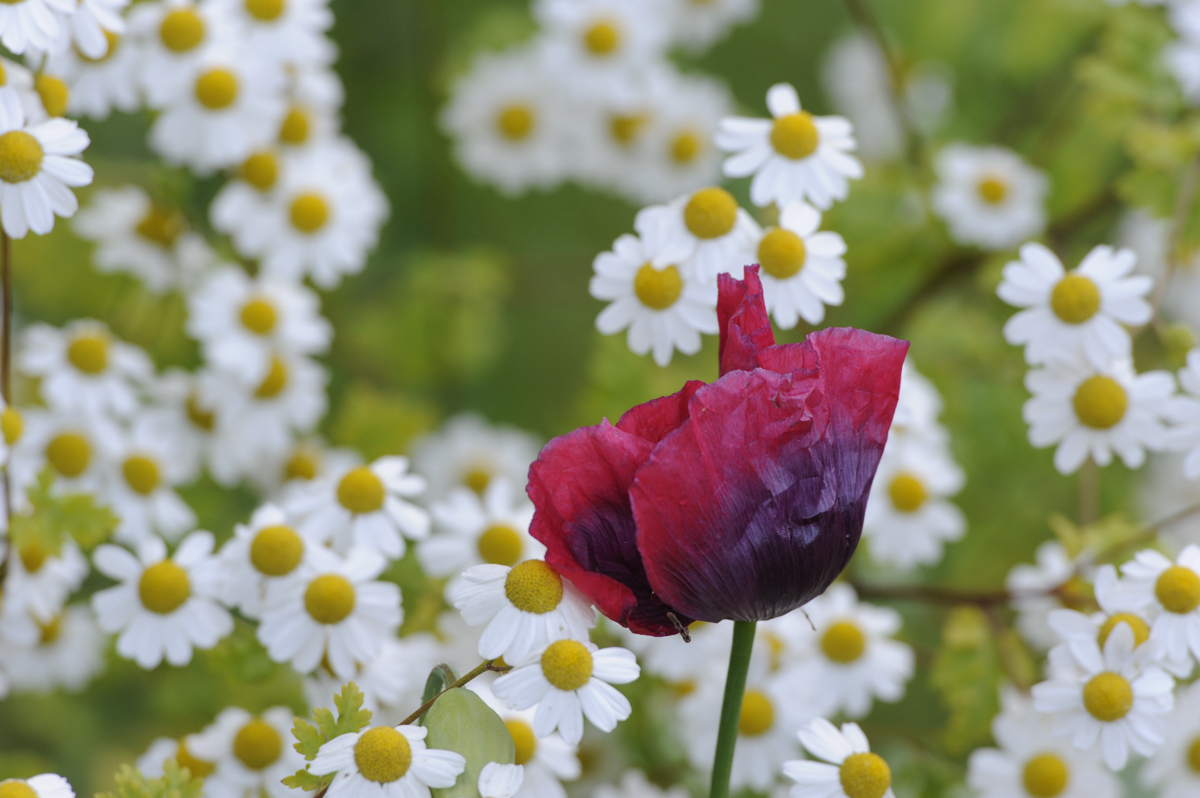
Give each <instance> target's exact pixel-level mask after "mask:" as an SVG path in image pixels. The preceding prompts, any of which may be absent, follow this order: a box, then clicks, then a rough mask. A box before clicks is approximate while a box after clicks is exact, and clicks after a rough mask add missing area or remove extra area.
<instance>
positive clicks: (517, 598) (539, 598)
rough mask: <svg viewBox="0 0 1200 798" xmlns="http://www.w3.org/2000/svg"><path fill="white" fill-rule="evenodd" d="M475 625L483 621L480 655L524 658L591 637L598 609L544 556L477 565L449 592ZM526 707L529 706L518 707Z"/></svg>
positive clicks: (519, 659)
mask: <svg viewBox="0 0 1200 798" xmlns="http://www.w3.org/2000/svg"><path fill="white" fill-rule="evenodd" d="M447 597H448V598H449V599H450V603H451V604H453V605H454V607H455V609H457V610H459V611H460V612H462V616H463V619H464V620H466V622H467V623H468V624H469V625H471V626H483V625H484V624H486V628H485V629H484V630H483V635H482V636H481V637H480V638H479V656H481V657H483V658H484V659H488V660H491V659H498V658H500V657H503V658H504V661H505V662H510V663H519V662H523V661H524V660H525V659H526V658H527V657H529V656H530V654H532V653H533V652H534V651H537V650H539V649H543V648H545V647H546V646H547V645H549V644H551V643H553V642H554V641H556V640H562V639H568V640H576V641H581V640H582V641H586V640H587V639H588V630H589V629H591V628H592V627H593V626H595V625H596V611H595V610H594V609H592V606H591V605H590V604H589V603H588V602H587V600H586V599H585V598H584V597H583V596H582V595H581V594H580V593H579V592H578V591H577V590H576V589H575V587H574V586H573V585H572V584H571V583H570V582H568V581H566V580H565V579H563V578H562V577H561V576H560V575H559V574H558V572H557V571H555V570H554V568H552V567H551V566H549V565H547V564H546V563H545V562H544V561H542V560H526V561H525V562H522V563H518V564H517V565H515V566H513V567H512V568H507V567H505V566H503V565H490V564H485V565H476V566H473V567H471V568H468V569H467V570H466V571H464V572H463V575H462V580H461V581H459V582H456V584H455V585H454V586H453V587H452V588H451V589H450V590H449V591H448V596H447ZM517 708H518V709H525V707H517Z"/></svg>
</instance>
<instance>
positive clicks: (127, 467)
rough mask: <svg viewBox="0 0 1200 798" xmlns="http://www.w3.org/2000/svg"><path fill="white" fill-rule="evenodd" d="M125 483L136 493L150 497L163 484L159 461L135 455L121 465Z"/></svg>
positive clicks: (142, 455)
mask: <svg viewBox="0 0 1200 798" xmlns="http://www.w3.org/2000/svg"><path fill="white" fill-rule="evenodd" d="M121 473H122V474H124V475H125V483H126V484H127V485H129V488H130V489H131V490H132V491H133V492H134V493H140V494H141V495H143V496H149V495H150V494H151V493H153V492H154V490H155V489H156V488H157V487H158V486H159V484H160V483H161V482H162V474H161V471H160V469H159V467H158V461H156V460H155V459H154V458H152V457H148V456H146V455H144V454H135V455H133V456H132V457H128V458H126V459H125V462H124V463H123V464H122V465H121Z"/></svg>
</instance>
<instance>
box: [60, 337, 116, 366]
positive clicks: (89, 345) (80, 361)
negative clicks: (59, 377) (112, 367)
mask: <svg viewBox="0 0 1200 798" xmlns="http://www.w3.org/2000/svg"><path fill="white" fill-rule="evenodd" d="M67 361H68V362H69V363H70V364H71V365H72V366H74V367H75V368H77V369H79V370H80V371H82V372H83V373H84V374H92V375H96V374H101V373H103V372H104V371H105V369H107V368H108V341H107V339H105V338H104V336H102V335H95V334H84V335H80V336H77V337H76V338H75V339H74V340H73V341H71V343H70V344H69V345H68V346H67Z"/></svg>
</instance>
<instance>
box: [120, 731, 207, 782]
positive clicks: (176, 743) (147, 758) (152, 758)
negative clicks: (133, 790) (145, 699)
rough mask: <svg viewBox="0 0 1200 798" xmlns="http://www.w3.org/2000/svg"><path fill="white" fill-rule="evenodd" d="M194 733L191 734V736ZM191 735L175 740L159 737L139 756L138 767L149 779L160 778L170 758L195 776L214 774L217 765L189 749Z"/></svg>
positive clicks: (203, 777)
mask: <svg viewBox="0 0 1200 798" xmlns="http://www.w3.org/2000/svg"><path fill="white" fill-rule="evenodd" d="M191 736H194V735H189V737H191ZM189 737H184V738H181V739H179V740H173V739H171V738H170V737H159V738H158V739H156V740H155V741H154V742H152V743H150V747H149V748H147V749H146V753H144V754H142V755H141V756H140V757H138V760H137V769H138V771H139V772H140V773H141V774H142V775H143V776H145V777H146V778H148V779H160V778H162V776H163V766H164V764H165V763H166V761H167V760H168V759H171V760H174V761H175V764H177V765H179V767H181V768H187V770H188V772H190V773H191V774H192V776H193V778H197V779H206V778H208V777H209V776H211V775H212V773H213V771H214V770H215V769H216V765H215V764H213V763H212V762H209V761H207V760H205V759H200V758H199V757H197V756H195V755H194V754H192V752H191V750H189V749H188V740H189Z"/></svg>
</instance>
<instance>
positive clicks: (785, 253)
mask: <svg viewBox="0 0 1200 798" xmlns="http://www.w3.org/2000/svg"><path fill="white" fill-rule="evenodd" d="M807 259H808V249H807V248H806V247H805V246H804V239H803V238H801V237H800V236H798V235H796V234H795V233H793V232H792V231H791V230H784V229H783V228H782V227H774V228H772V229H770V230H768V231H767V234H766V235H764V236H763V237H762V240H761V241H759V242H758V263H759V265H760V266H762V268H763V271H765V272H766V273H767V274H769V275H771V276H772V277H774V278H775V279H776V280H786V279H788V278H789V277H795V276H796V275H797V274H799V272H800V270H801V269H803V268H804V262H805V261H806V260H807Z"/></svg>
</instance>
